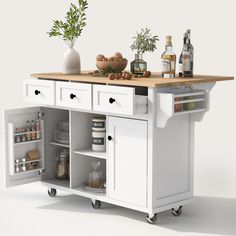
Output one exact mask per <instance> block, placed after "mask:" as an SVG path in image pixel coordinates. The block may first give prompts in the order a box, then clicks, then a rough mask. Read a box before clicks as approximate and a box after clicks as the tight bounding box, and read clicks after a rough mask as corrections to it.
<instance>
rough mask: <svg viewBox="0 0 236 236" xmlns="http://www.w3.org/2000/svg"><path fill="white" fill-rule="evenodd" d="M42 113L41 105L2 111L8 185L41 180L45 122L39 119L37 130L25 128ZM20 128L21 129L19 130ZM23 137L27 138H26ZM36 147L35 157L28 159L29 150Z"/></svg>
mask: <svg viewBox="0 0 236 236" xmlns="http://www.w3.org/2000/svg"><path fill="white" fill-rule="evenodd" d="M40 113H41V110H40V107H33V108H21V109H12V110H4V111H3V144H4V154H5V155H4V156H3V158H5V175H6V187H11V186H17V185H22V184H26V183H32V182H36V181H39V180H41V174H40V173H41V171H42V170H43V169H44V121H43V120H42V119H39V126H40V128H38V129H36V130H35V131H34V132H27V131H26V130H24V129H22V128H23V127H24V128H25V127H26V122H27V121H29V122H30V123H31V121H32V120H34V121H36V120H37V119H38V117H39V114H40ZM19 128H21V129H20V130H19ZM16 129H17V130H16ZM16 131H17V132H16ZM22 137H23V139H22ZM24 137H25V138H26V141H24ZM27 137H28V141H27ZM29 137H30V138H29ZM35 150H37V151H36V152H34V153H35V155H34V157H32V158H31V157H28V158H26V156H27V153H28V152H29V151H35ZM32 153H33V152H31V154H32ZM32 156H33V155H32ZM24 158H25V160H24ZM22 159H23V161H22Z"/></svg>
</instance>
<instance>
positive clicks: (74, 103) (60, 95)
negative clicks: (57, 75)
mask: <svg viewBox="0 0 236 236" xmlns="http://www.w3.org/2000/svg"><path fill="white" fill-rule="evenodd" d="M91 91H92V85H91V84H83V83H70V82H56V105H57V106H62V107H68V108H77V109H86V110H91V108H92V92H91Z"/></svg>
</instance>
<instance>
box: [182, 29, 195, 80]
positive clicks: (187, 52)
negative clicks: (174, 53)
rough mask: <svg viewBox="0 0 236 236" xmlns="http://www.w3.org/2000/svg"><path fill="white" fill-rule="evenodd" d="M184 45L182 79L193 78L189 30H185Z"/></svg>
mask: <svg viewBox="0 0 236 236" xmlns="http://www.w3.org/2000/svg"><path fill="white" fill-rule="evenodd" d="M186 36H187V38H186V43H185V45H184V48H183V55H182V61H183V77H193V46H192V44H191V37H190V30H187V35H186Z"/></svg>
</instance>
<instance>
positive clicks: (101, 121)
mask: <svg viewBox="0 0 236 236" xmlns="http://www.w3.org/2000/svg"><path fill="white" fill-rule="evenodd" d="M92 130H93V131H105V130H106V117H102V116H101V117H94V118H93V119H92Z"/></svg>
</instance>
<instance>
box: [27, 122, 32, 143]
mask: <svg viewBox="0 0 236 236" xmlns="http://www.w3.org/2000/svg"><path fill="white" fill-rule="evenodd" d="M30 132H31V129H30V122H29V121H28V120H27V122H26V140H27V141H30V140H31V134H30Z"/></svg>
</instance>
